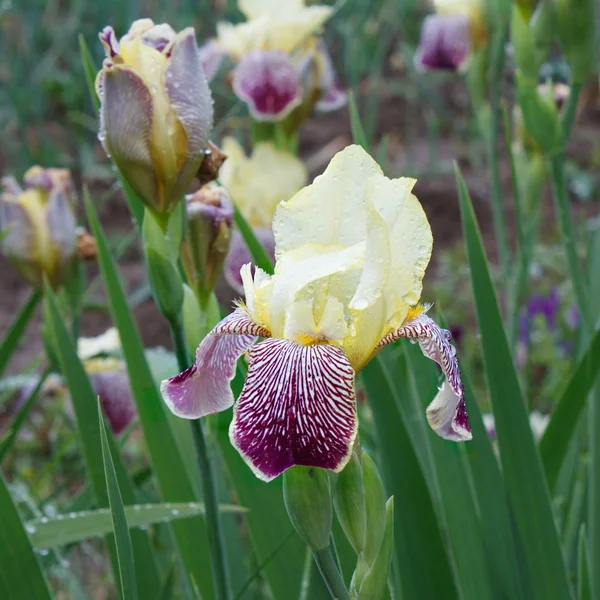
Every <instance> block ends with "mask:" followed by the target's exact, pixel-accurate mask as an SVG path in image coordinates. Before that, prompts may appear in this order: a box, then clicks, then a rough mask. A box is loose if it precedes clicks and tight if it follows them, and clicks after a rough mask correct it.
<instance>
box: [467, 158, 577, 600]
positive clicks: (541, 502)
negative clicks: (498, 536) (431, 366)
mask: <svg viewBox="0 0 600 600" xmlns="http://www.w3.org/2000/svg"><path fill="white" fill-rule="evenodd" d="M455 168H456V177H457V181H458V192H459V199H460V209H461V218H462V223H463V230H464V235H465V240H466V246H467V254H468V257H469V263H470V268H471V280H472V286H473V295H474V300H475V308H476V312H477V320H478V322H479V328H480V332H481V343H482V347H483V348H482V349H483V359H484V364H485V371H486V375H487V382H488V386H489V391H490V398H491V400H492V406H493V409H494V417H495V420H496V432H497V437H498V445H499V448H500V456H501V460H502V467H503V473H504V478H505V481H506V486H507V490H508V495H509V498H510V501H511V504H512V507H513V511H514V516H515V520H516V524H517V529H518V531H519V533H520V537H521V540H522V542H523V547H524V552H525V558H526V561H527V564H528V565H529V568H530V571H531V578H532V585H533V590H534V592H535V597H536V598H544V599H545V600H552V599H556V600H559V599H560V600H565V598H570V597H572V596H571V594H572V593H571V587H570V584H569V580H568V576H567V572H566V568H565V563H564V560H563V556H562V551H561V546H560V541H559V537H558V533H557V531H556V524H555V522H554V516H553V514H552V507H551V504H550V495H549V493H548V486H547V483H546V480H545V478H544V474H543V471H542V466H541V462H540V458H539V455H538V453H537V448H536V446H535V443H534V440H533V436H532V433H531V428H530V425H529V415H528V413H527V409H526V406H525V402H524V400H523V396H522V394H521V389H520V387H519V382H518V379H517V374H516V372H515V368H514V365H513V361H512V357H511V355H510V351H509V348H508V343H507V340H506V335H505V332H504V325H503V323H502V319H501V317H500V309H499V307H498V301H497V299H496V294H495V291H494V286H493V283H492V279H491V276H490V272H489V267H488V263H487V259H486V256H485V251H484V249H483V242H482V240H481V234H480V232H479V228H478V226H477V221H476V219H475V213H474V211H473V206H472V204H471V199H470V197H469V193H468V191H467V188H466V185H465V183H464V180H463V179H462V176H461V174H460V171H459V169H458V166H456V167H455Z"/></svg>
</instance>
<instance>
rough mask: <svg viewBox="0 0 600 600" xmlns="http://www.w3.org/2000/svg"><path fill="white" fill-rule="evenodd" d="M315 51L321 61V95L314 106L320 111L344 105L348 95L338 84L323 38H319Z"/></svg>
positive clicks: (327, 110)
mask: <svg viewBox="0 0 600 600" xmlns="http://www.w3.org/2000/svg"><path fill="white" fill-rule="evenodd" d="M317 52H318V53H319V58H320V63H321V82H320V86H321V90H322V95H321V97H320V98H319V100H318V102H317V103H316V105H315V108H316V109H317V110H320V111H322V112H329V111H332V110H337V109H338V108H342V106H345V105H346V103H347V102H348V95H347V94H346V92H345V91H344V90H343V89H342V87H341V86H340V83H339V81H338V77H337V73H336V72H335V68H334V66H333V61H332V60H331V56H330V54H329V51H328V50H327V45H326V44H325V40H323V39H321V40H319V42H318V46H317Z"/></svg>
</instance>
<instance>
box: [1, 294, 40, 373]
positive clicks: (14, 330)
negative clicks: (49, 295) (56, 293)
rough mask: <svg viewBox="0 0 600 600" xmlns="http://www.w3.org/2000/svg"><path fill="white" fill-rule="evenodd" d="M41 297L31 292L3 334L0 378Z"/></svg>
mask: <svg viewBox="0 0 600 600" xmlns="http://www.w3.org/2000/svg"><path fill="white" fill-rule="evenodd" d="M41 297H42V294H41V293H40V292H39V291H37V290H35V291H33V292H31V294H30V296H29V298H28V299H27V302H26V303H25V305H24V306H23V308H22V309H21V312H19V314H18V315H17V317H16V318H15V320H14V321H13V322H12V324H11V326H10V327H9V328H8V331H7V332H6V333H5V334H4V337H3V338H2V342H0V377H1V376H2V373H4V370H5V369H6V366H7V365H8V362H9V361H10V358H11V356H12V355H13V353H14V351H15V350H16V349H17V346H18V345H19V342H20V341H21V337H22V335H23V333H25V329H26V328H27V325H29V321H31V317H33V313H34V312H35V309H36V308H37V305H38V304H39V303H40V299H41Z"/></svg>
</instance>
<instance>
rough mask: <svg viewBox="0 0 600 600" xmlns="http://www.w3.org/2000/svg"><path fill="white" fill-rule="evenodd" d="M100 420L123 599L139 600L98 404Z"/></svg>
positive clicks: (131, 553)
mask: <svg viewBox="0 0 600 600" xmlns="http://www.w3.org/2000/svg"><path fill="white" fill-rule="evenodd" d="M98 420H99V422H100V431H101V435H100V437H101V439H102V457H103V458H104V474H105V477H106V491H107V493H108V501H109V504H110V516H111V521H112V529H113V532H114V535H115V546H116V547H117V559H118V562H119V575H120V576H121V598H123V600H137V598H138V590H137V584H136V581H135V567H134V563H135V559H134V556H133V548H132V547H131V537H129V526H128V525H127V517H126V516H125V510H124V508H123V498H121V492H120V491H119V483H118V481H117V474H116V473H115V466H114V464H113V459H112V456H111V452H110V448H109V445H108V437H107V435H106V425H105V424H104V417H103V416H102V406H101V405H100V402H98Z"/></svg>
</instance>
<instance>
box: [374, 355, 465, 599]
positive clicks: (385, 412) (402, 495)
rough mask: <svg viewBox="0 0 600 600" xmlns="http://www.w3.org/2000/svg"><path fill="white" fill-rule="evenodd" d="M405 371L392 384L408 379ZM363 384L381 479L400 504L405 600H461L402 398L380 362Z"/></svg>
mask: <svg viewBox="0 0 600 600" xmlns="http://www.w3.org/2000/svg"><path fill="white" fill-rule="evenodd" d="M399 365H400V366H401V367H402V366H403V368H402V369H399V370H398V373H395V374H394V379H395V378H396V377H397V378H398V379H401V378H404V381H406V380H407V379H406V378H407V370H406V362H405V358H404V357H402V358H401V359H400V361H399ZM363 380H364V383H365V386H366V389H367V394H368V396H369V404H370V406H371V409H372V411H373V417H374V420H375V425H376V428H377V435H378V439H379V443H380V457H381V464H382V467H383V468H382V475H383V479H384V482H385V484H386V491H387V493H388V494H390V495H393V496H394V499H395V504H396V511H395V515H396V519H395V522H394V547H395V552H394V554H395V557H394V559H395V561H396V566H397V569H398V572H399V579H400V587H401V592H402V593H401V594H400V595H401V597H402V598H436V600H445V599H450V598H452V599H454V598H457V597H458V594H457V591H456V588H455V585H454V579H453V576H452V569H451V567H450V563H449V561H448V556H447V554H446V550H445V547H444V543H443V540H442V534H441V529H440V525H439V522H438V520H437V517H436V514H435V510H434V507H433V502H432V499H431V495H430V492H429V490H428V488H427V483H426V481H425V477H424V475H423V470H422V467H421V465H420V462H419V460H418V458H417V455H416V453H415V450H414V448H413V446H412V444H411V441H410V436H409V435H408V431H407V426H406V423H404V421H403V419H402V417H401V414H400V411H399V410H398V408H397V403H399V402H402V401H409V399H408V398H400V397H398V394H397V391H396V389H395V386H394V385H393V383H392V379H391V376H390V373H389V372H388V371H387V369H386V366H385V363H384V361H383V360H381V357H380V356H377V357H375V358H374V359H373V360H372V361H371V362H370V363H369V364H368V365H367V367H366V368H365V370H364V371H363Z"/></svg>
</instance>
